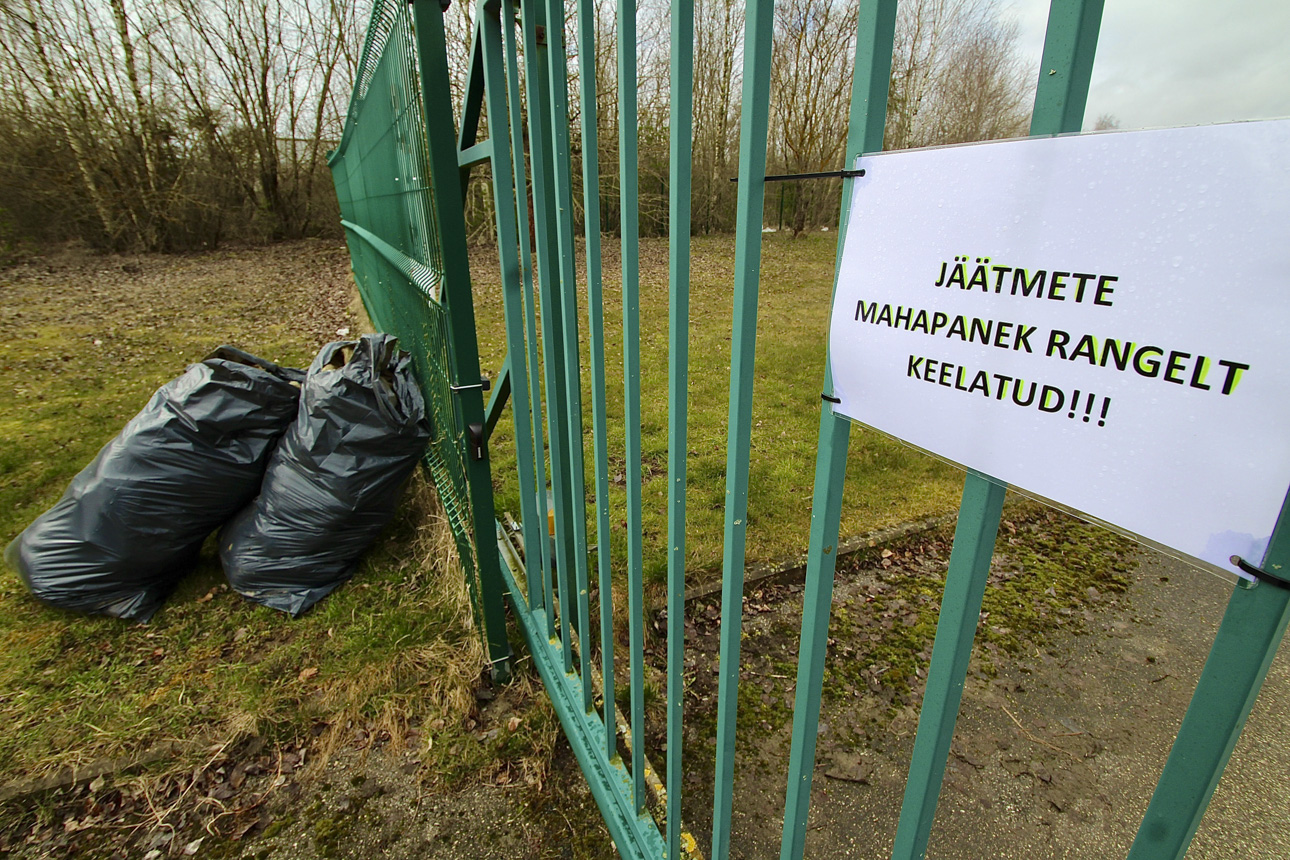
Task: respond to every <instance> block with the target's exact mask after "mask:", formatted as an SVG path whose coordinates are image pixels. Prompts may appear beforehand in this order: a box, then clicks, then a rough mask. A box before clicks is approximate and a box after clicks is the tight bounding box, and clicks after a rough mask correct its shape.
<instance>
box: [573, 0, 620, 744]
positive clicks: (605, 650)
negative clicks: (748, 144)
mask: <svg viewBox="0 0 1290 860" xmlns="http://www.w3.org/2000/svg"><path fill="white" fill-rule="evenodd" d="M596 86H597V81H596V6H595V3H594V2H593V0H578V96H579V106H580V114H581V115H580V117H579V119H580V127H581V130H582V153H583V157H582V201H583V206H582V211H583V220H584V222H585V225H584V226H585V227H586V229H585V231H584V232H585V234H586V237H587V240H586V241H587V253H586V260H587V329H588V331H587V338H588V341H589V344H588V346H589V348H590V351H591V355H590V359H589V361H588V363H589V364H590V370H591V436H592V447H591V450H592V459H593V460H594V462H595V469H594V477H595V482H596V495H595V499H596V573H597V582H598V583H599V587H600V678H601V694H602V696H603V698H604V701H605V708H604V718H605V739H606V747H605V755H606V756H608V757H609V758H610V759H612V758H613V757H614V756H616V755H618V734H617V726H616V725H615V722H616V720H615V714H614V707H613V703H614V701H615V698H614V582H613V570H612V567H611V559H610V552H609V550H610V547H609V539H610V523H609V440H608V426H607V425H608V411H609V410H608V405H607V403H606V398H607V386H606V381H605V308H604V305H605V296H604V284H603V277H602V272H601V260H600V162H599V157H598V153H599V152H600V141H599V136H598V134H597V132H596ZM584 659H590V658H589V657H588V658H584Z"/></svg>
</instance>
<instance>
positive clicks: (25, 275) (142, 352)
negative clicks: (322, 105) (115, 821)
mask: <svg viewBox="0 0 1290 860" xmlns="http://www.w3.org/2000/svg"><path fill="white" fill-rule="evenodd" d="M347 270H348V260H347V257H346V256H345V253H344V249H343V247H340V246H336V245H333V244H323V243H316V242H304V243H296V244H292V245H284V246H278V247H275V248H270V249H260V250H256V251H251V252H231V253H219V254H205V255H195V256H191V257H179V258H162V257H142V258H123V257H99V256H91V255H87V254H76V253H64V254H63V255H61V256H56V257H51V258H45V259H40V260H36V261H33V262H32V263H29V264H27V265H24V266H20V267H18V268H16V269H12V270H9V271H6V272H4V273H0V334H3V337H4V341H5V344H6V349H5V352H4V354H3V356H0V377H2V378H3V382H4V384H0V540H3V541H4V542H5V543H7V542H8V541H9V540H11V539H12V538H13V537H14V536H16V535H17V534H18V532H19V531H21V530H22V529H23V528H24V527H25V526H26V525H27V524H28V523H30V522H31V520H32V519H34V518H35V517H36V516H37V515H39V514H40V513H41V512H42V511H44V510H45V509H46V508H48V507H49V506H50V505H51V504H52V503H53V502H54V501H55V500H57V498H58V497H59V495H60V494H61V493H62V492H63V490H64V488H65V487H66V485H67V482H68V481H69V480H70V479H71V478H72V476H73V475H74V474H76V472H77V471H79V470H80V469H81V468H82V467H83V466H84V465H85V464H86V463H88V462H89V461H90V459H91V458H92V457H93V456H94V454H95V452H96V451H97V450H98V449H99V448H100V447H101V446H102V445H103V444H104V443H105V442H106V441H108V439H110V438H111V437H112V436H113V435H115V434H116V433H117V432H118V431H119V430H120V428H121V426H122V425H124V423H125V422H126V421H127V420H128V419H129V418H130V417H131V416H132V415H134V414H135V413H136V412H137V411H138V410H139V409H140V408H141V407H142V406H143V405H144V404H145V403H146V402H147V400H148V398H149V397H150V396H151V394H152V392H153V391H154V390H155V389H156V388H157V387H159V386H160V385H161V384H163V383H164V382H166V381H167V380H169V379H172V378H173V377H175V376H177V375H178V374H180V373H182V372H183V370H184V368H185V366H186V365H187V364H188V363H190V362H193V361H196V360H199V359H201V358H202V357H204V356H205V355H206V354H207V353H209V352H210V351H211V350H212V349H213V348H214V347H216V346H217V345H219V344H221V343H233V344H235V345H238V346H240V347H242V348H244V349H247V350H249V351H251V352H254V353H257V354H260V355H263V356H265V357H267V358H271V359H273V360H276V361H279V362H282V363H286V364H291V365H295V366H306V365H307V364H308V362H309V361H310V360H311V359H312V357H313V355H314V353H315V352H316V351H317V349H318V347H319V346H320V345H321V344H322V343H325V342H327V341H329V340H334V339H337V330H338V329H339V328H343V327H346V326H349V325H353V324H354V323H353V318H352V316H351V314H350V313H349V310H348V306H349V301H350V298H349V293H348V288H347V286H346V283H347V281H346V278H347ZM415 484H416V486H415V487H414V488H413V492H412V498H411V499H410V500H409V501H408V503H407V504H405V505H404V507H403V509H402V511H401V513H400V514H399V516H398V518H397V519H396V521H395V522H394V523H393V524H392V525H391V526H390V528H389V529H388V530H387V532H386V533H385V535H384V536H383V539H382V540H381V541H379V542H378V546H377V548H376V549H374V550H373V551H372V552H371V553H369V555H368V557H367V558H366V559H365V560H364V561H363V563H362V565H361V567H360V569H359V570H358V571H357V573H356V575H355V577H354V579H353V580H352V581H351V582H350V583H349V584H347V585H346V586H344V587H342V588H340V589H339V590H338V591H336V592H335V593H333V594H332V595H331V596H329V597H327V598H326V599H325V600H324V601H322V603H320V604H319V605H318V606H317V607H316V608H315V609H314V610H313V611H311V612H310V613H308V614H307V615H306V616H305V617H303V618H301V619H298V620H291V619H289V618H288V617H286V616H285V615H283V614H281V613H278V612H274V611H272V610H269V609H265V608H263V607H259V606H257V605H254V604H251V603H249V602H247V601H244V600H243V599H241V598H240V597H239V596H237V595H236V594H235V593H233V592H231V591H229V590H228V588H227V586H226V585H225V583H224V578H223V575H222V573H221V572H220V570H219V567H218V564H217V562H216V561H215V559H214V556H213V552H212V551H211V548H210V547H209V545H208V548H207V551H206V552H205V553H204V554H203V557H202V561H201V562H200V564H199V565H198V567H197V569H196V570H194V571H193V572H192V573H191V574H189V575H188V576H187V577H185V578H184V579H183V580H182V581H181V582H180V584H179V585H178V587H177V589H176V590H175V592H174V593H173V595H172V596H171V598H170V599H169V601H168V602H167V604H166V605H165V606H164V607H163V608H162V610H161V611H160V612H159V613H158V614H157V615H156V617H155V618H154V619H153V621H152V622H151V623H150V624H149V625H147V626H140V625H133V624H128V623H125V622H122V621H119V620H116V619H109V618H98V617H87V616H82V615H76V614H72V613H69V612H64V611H60V610H55V609H51V608H48V607H45V606H43V605H41V604H39V603H37V602H36V601H35V600H34V599H33V598H32V597H31V596H30V595H29V594H28V593H27V591H26V589H25V588H24V587H23V585H22V584H21V582H20V580H19V579H18V577H17V576H16V574H15V573H14V572H13V571H10V570H7V569H6V570H5V571H4V572H3V574H2V575H0V722H3V724H4V725H5V726H6V731H5V732H4V733H3V734H0V783H3V782H5V781H8V780H10V779H12V778H14V777H16V776H18V775H39V774H43V773H47V772H50V771H53V770H55V769H57V768H59V767H63V766H68V765H78V764H85V763H87V762H92V761H100V760H104V759H107V760H118V759H119V760H122V761H129V760H130V759H131V758H133V757H135V756H138V755H140V754H142V753H145V752H146V751H147V750H149V749H150V748H153V747H157V746H159V745H161V744H167V743H171V742H176V741H177V742H179V743H180V745H181V748H182V749H185V750H188V751H189V752H190V755H189V756H187V757H185V756H183V755H181V756H180V759H179V760H177V761H176V762H174V763H173V764H174V765H176V766H182V764H183V761H184V759H185V758H191V757H192V756H198V757H206V756H209V750H210V749H211V748H212V746H219V745H221V744H225V743H227V742H230V741H233V740H235V739H237V738H239V737H245V736H247V735H250V734H256V735H259V736H261V737H263V738H265V739H266V740H268V741H270V742H272V741H275V740H282V739H292V738H312V737H318V738H320V740H321V742H322V743H323V744H324V746H325V745H326V744H327V743H328V742H330V741H331V740H332V739H333V736H334V738H335V739H336V740H339V739H343V738H348V737H350V736H351V735H352V732H353V731H354V730H355V727H358V729H361V730H363V731H364V732H366V733H367V734H368V735H369V736H371V737H376V736H378V735H380V734H382V733H385V734H386V735H388V736H389V737H392V738H401V737H402V732H401V730H402V729H405V728H406V727H407V726H408V724H409V723H410V722H415V721H418V720H422V719H428V718H440V722H441V723H442V726H441V730H440V731H439V734H440V736H441V737H442V738H445V739H448V740H449V741H451V739H452V738H457V737H459V738H461V739H463V741H462V742H463V743H464V740H465V739H467V738H468V737H469V730H468V728H467V727H466V726H465V725H464V723H463V722H462V720H461V715H462V714H466V713H469V712H470V711H471V709H472V708H473V707H474V696H473V694H472V691H473V687H474V685H475V684H476V683H477V679H478V673H479V669H480V666H481V665H482V658H481V656H480V652H479V648H478V644H477V639H476V635H475V633H474V632H473V631H472V630H471V629H469V619H470V612H469V610H468V608H467V606H466V603H465V600H466V597H465V593H464V592H465V587H464V582H463V580H462V577H461V575H460V572H459V569H458V568H456V567H455V565H452V564H451V563H450V559H451V555H452V549H451V539H450V537H448V536H447V533H446V529H445V528H444V526H443V521H442V517H441V516H439V515H437V514H436V508H435V505H436V502H435V501H434V499H433V494H432V493H431V492H430V491H428V490H427V488H426V487H425V485H424V482H423V481H422V480H421V479H420V478H417V479H416V481H415ZM445 714H450V715H455V716H454V717H451V718H448V719H446V720H445V719H443V715H445ZM544 736H545V735H544ZM503 740H505V739H504V738H503ZM499 743H500V742H499ZM449 745H450V744H449ZM477 745H478V744H477ZM494 746H496V744H492V745H485V747H486V755H481V756H478V757H466V760H469V761H483V760H484V759H490V760H491V759H495V758H497V755H498V750H497V749H494V748H493V747H494ZM481 766H482V765H481Z"/></svg>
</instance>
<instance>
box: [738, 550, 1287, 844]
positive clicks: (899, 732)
mask: <svg viewBox="0 0 1290 860" xmlns="http://www.w3.org/2000/svg"><path fill="white" fill-rule="evenodd" d="M856 587H863V586H862V585H860V586H857V584H855V583H847V584H844V586H843V588H842V591H843V592H845V591H847V590H851V589H854V588H856ZM1230 590H1231V586H1230V585H1229V584H1227V583H1225V582H1223V581H1221V580H1219V579H1218V578H1217V577H1214V576H1212V575H1210V574H1206V573H1202V572H1199V571H1196V570H1194V569H1192V568H1189V567H1187V566H1184V565H1182V564H1180V563H1178V562H1176V561H1174V560H1172V559H1168V558H1165V557H1162V556H1158V555H1155V554H1151V553H1146V554H1144V555H1143V556H1142V558H1141V561H1140V563H1139V566H1138V568H1137V570H1136V571H1135V572H1134V575H1133V580H1132V586H1131V587H1130V589H1129V590H1128V592H1127V593H1125V594H1124V595H1123V596H1122V597H1118V598H1114V599H1108V600H1105V601H1103V602H1101V604H1100V605H1099V606H1098V607H1096V608H1094V609H1091V610H1089V611H1088V612H1089V617H1087V618H1086V619H1084V624H1082V625H1081V628H1080V629H1079V630H1078V631H1075V632H1065V633H1061V632H1059V633H1057V634H1056V635H1055V636H1054V637H1053V638H1052V640H1051V641H1050V642H1048V643H1046V644H1045V645H1044V646H1042V647H1037V648H1034V649H1032V650H1031V651H1030V652H1029V653H1020V654H1018V655H1016V657H1015V658H1013V659H1007V660H999V661H998V662H997V663H996V664H995V666H996V671H982V665H981V660H980V651H979V650H978V656H977V658H976V659H974V661H973V663H974V666H973V671H972V677H970V679H969V681H968V684H967V687H966V689H965V693H964V702H963V707H962V710H961V713H960V716H959V721H958V725H957V731H956V735H955V739H954V743H953V745H952V747H951V751H950V757H949V762H948V765H947V768H946V774H945V780H944V783H943V786H942V790H941V796H940V803H939V807H938V811H937V817H936V821H935V825H934V827H933V830H932V836H931V841H930V843H929V846H928V851H927V856H928V857H933V858H944V860H978V858H982V857H990V858H1018V860H1048V858H1091V857H1106V858H1113V857H1123V856H1124V855H1125V854H1126V853H1127V851H1128V848H1129V845H1130V844H1131V843H1132V841H1133V838H1134V835H1135V834H1136V832H1137V827H1138V824H1139V822H1140V821H1141V818H1142V815H1143V813H1144V812H1145V810H1146V805H1147V803H1148V801H1149V800H1150V795H1151V791H1152V790H1153V788H1154V786H1155V781H1156V779H1157V778H1158V776H1159V773H1160V769H1161V768H1162V767H1163V764H1164V760H1165V757H1166V756H1167V755H1168V752H1169V747H1170V745H1171V743H1172V741H1173V737H1174V733H1175V732H1176V731H1177V728H1178V724H1179V722H1180V721H1181V718H1182V714H1183V712H1184V711H1185V710H1186V707H1187V704H1188V702H1189V701H1190V698H1191V694H1192V690H1193V689H1194V686H1195V681H1196V679H1197V677H1198V676H1199V672H1200V668H1201V666H1202V665H1203V662H1204V659H1205V656H1206V654H1207V652H1208V649H1209V646H1210V644H1211V642H1212V639H1213V634H1214V631H1215V630H1216V629H1217V623H1218V621H1219V619H1220V618H1221V615H1222V611H1223V608H1224V606H1225V604H1226V598H1227V595H1228V594H1229V593H1230ZM838 599H839V600H841V601H843V602H844V603H845V601H846V599H847V596H846V594H845V593H842V594H839V596H838ZM1288 688H1290V666H1288V665H1287V660H1286V659H1285V658H1284V657H1282V658H1279V659H1278V660H1277V661H1276V662H1275V663H1274V667H1273V670H1272V672H1271V673H1270V675H1269V681H1268V683H1267V686H1266V687H1265V689H1264V692H1263V694H1262V696H1261V698H1260V701H1259V705H1258V706H1256V709H1255V713H1254V715H1253V716H1252V717H1251V720H1250V723H1249V725H1248V727H1247V731H1246V735H1245V737H1243V739H1242V742H1241V743H1240V744H1239V745H1238V749H1237V751H1236V754H1235V755H1234V757H1233V762H1232V765H1231V767H1230V768H1229V771H1228V773H1227V775H1226V776H1225V778H1224V780H1223V781H1222V783H1221V784H1220V786H1219V790H1218V792H1217V794H1216V796H1215V799H1214V802H1213V804H1212V805H1211V807H1210V811H1209V812H1208V814H1207V816H1206V818H1205V819H1204V821H1203V822H1202V824H1201V828H1200V830H1199V832H1198V833H1197V836H1196V839H1195V841H1194V842H1193V845H1192V847H1191V850H1190V851H1189V852H1188V857H1199V858H1207V860H1219V858H1234V857H1261V858H1281V857H1287V856H1290V820H1288V819H1287V818H1286V817H1285V816H1284V815H1283V814H1278V813H1277V812H1276V811H1275V810H1276V809H1277V808H1278V807H1279V806H1283V804H1280V802H1279V801H1273V802H1271V803H1269V802H1268V800H1267V798H1268V797H1274V796H1277V794H1278V792H1279V791H1280V789H1279V788H1278V786H1283V785H1284V780H1285V777H1286V774H1287V773H1288V772H1290V749H1288V746H1290V745H1287V744H1286V743H1285V741H1284V737H1285V734H1284V732H1285V729H1286V727H1287V724H1288V723H1290V717H1287V712H1286V708H1285V704H1286V700H1287V692H1288ZM865 698H866V701H867V700H869V699H870V698H871V697H865ZM864 714H868V715H869V716H870V717H871V718H872V719H870V720H869V721H868V725H867V726H866V727H865V728H864V730H863V733H856V732H855V731H854V727H855V725H856V722H857V715H864ZM884 719H885V722H884ZM916 727H917V715H916V713H914V712H913V711H912V709H904V708H901V709H897V710H896V711H894V714H893V711H891V710H890V709H888V710H883V709H881V708H874V707H873V706H872V705H868V704H865V703H864V702H859V703H857V705H855V706H849V707H840V706H839V704H838V703H837V702H836V701H835V702H833V703H832V704H828V703H826V705H825V709H824V713H823V715H822V718H821V725H820V753H819V756H818V758H817V765H816V770H815V777H814V781H813V793H812V808H811V817H810V823H809V831H808V836H807V856H808V857H850V858H881V857H889V856H890V852H891V845H892V840H893V838H894V835H895V831H896V824H897V821H898V819H899V814H900V805H901V800H902V798H903V794H904V787H905V777H906V774H907V772H908V767H909V760H910V755H911V752H912V747H913V734H914V730H915V729H916ZM767 745H768V746H770V747H772V748H774V749H775V754H774V756H771V757H767V756H765V754H764V753H762V752H761V751H749V752H747V753H745V755H744V756H743V757H742V758H741V761H740V771H739V775H738V777H737V787H736V799H737V802H736V804H735V809H736V812H735V816H734V834H735V835H734V839H733V844H734V845H735V846H736V847H735V849H734V850H733V851H732V856H733V857H742V858H749V860H751V858H770V857H778V856H779V838H780V821H781V819H782V815H783V804H784V797H783V784H784V759H783V758H782V749H783V748H784V747H785V738H784V736H783V730H782V729H779V730H778V731H775V732H773V733H771V736H770V738H769V740H768V741H767ZM767 758H773V759H774V761H775V764H774V765H773V766H769V767H768V766H767V765H768V762H765V761H764V760H765V759H767ZM767 771H770V772H771V773H767ZM772 774H773V778H770V777H771V775H772Z"/></svg>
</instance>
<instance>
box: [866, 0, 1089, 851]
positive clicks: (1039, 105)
mask: <svg viewBox="0 0 1290 860" xmlns="http://www.w3.org/2000/svg"><path fill="white" fill-rule="evenodd" d="M1101 12H1102V0H1053V3H1052V5H1051V6H1050V7H1049V17H1048V30H1047V33H1046V34H1045V36H1044V53H1043V57H1044V60H1043V65H1042V67H1041V70H1040V75H1039V82H1038V86H1037V88H1036V92H1035V110H1034V113H1033V115H1032V117H1031V123H1030V131H1031V134H1036V135H1039V134H1059V133H1062V132H1072V131H1079V127H1080V123H1081V122H1082V120H1083V114H1084V104H1085V102H1086V100H1087V98H1088V81H1089V73H1090V72H1091V70H1092V66H1093V54H1094V52H1095V50H1096V48H1097V32H1098V27H1099V25H1100V22H1101ZM995 492H997V493H998V497H999V500H998V501H999V505H1000V507H999V508H998V510H996V509H995V507H994V493H995ZM1002 504H1003V485H1001V484H997V482H995V481H994V480H993V479H992V478H987V477H986V476H983V475H978V474H977V473H974V472H969V473H968V477H967V479H966V481H965V482H964V487H963V503H962V504H961V505H960V507H959V523H960V528H962V524H963V522H964V521H965V520H967V521H968V522H970V523H973V524H974V528H976V529H986V528H988V529H989V532H990V534H991V539H990V544H991V547H992V546H993V541H994V538H993V535H994V534H995V533H997V531H998V528H999V517H1000V514H1001V512H1002V507H1001V506H1002ZM983 518H984V519H983ZM958 547H959V537H958V532H956V533H955V540H954V551H953V552H952V553H951V556H950V570H949V572H948V573H947V574H946V579H945V595H944V598H943V599H942V601H941V619H940V621H939V622H938V624H937V627H936V642H935V644H934V645H933V650H932V661H931V665H930V666H929V667H928V671H927V692H926V693H925V694H924V696H923V707H922V710H921V712H920V713H919V718H918V734H917V736H916V737H915V739H914V754H913V760H912V761H911V762H910V766H909V779H908V781H907V782H906V783H905V799H904V803H903V804H902V806H901V811H900V824H899V825H898V826H897V830H896V840H895V844H894V846H893V848H892V857H893V858H919V857H922V856H923V852H925V851H926V850H927V840H928V838H929V836H930V834H931V827H932V819H933V818H934V816H935V814H936V803H937V799H938V797H939V796H940V789H941V779H942V777H943V776H944V774H945V761H946V758H947V756H948V755H949V748H950V742H951V740H952V739H953V736H954V724H955V722H956V721H957V719H958V708H959V702H960V700H961V698H962V692H963V682H964V680H965V677H966V673H967V664H968V658H969V657H970V656H971V652H972V639H973V638H974V636H975V633H976V623H977V615H978V614H979V612H980V607H981V600H982V598H983V597H984V594H985V582H986V576H987V574H988V572H989V564H990V552H989V549H990V548H989V547H976V548H975V549H977V550H978V552H979V555H978V557H977V558H976V559H975V561H974V564H977V565H980V568H979V569H978V568H977V567H974V566H972V565H971V564H969V563H968V562H967V560H966V559H965V560H964V562H963V563H962V565H961V567H959V568H957V569H956V567H955V564H954V561H955V557H956V556H957V555H958V552H959V549H958ZM964 603H966V604H968V606H967V608H969V609H970V608H971V607H972V606H975V607H976V608H975V609H974V610H972V612H971V614H970V620H971V626H970V627H968V626H967V623H968V620H969V613H968V612H966V611H965V609H964V607H963V605H961V604H964ZM947 612H948V613H952V614H951V615H949V616H947ZM947 621H948V624H949V626H948V627H946V635H945V637H944V639H942V635H941V630H942V625H945V624H947ZM942 641H944V643H945V644H944V645H942V644H941V643H942ZM947 649H948V650H947ZM951 705H952V707H951Z"/></svg>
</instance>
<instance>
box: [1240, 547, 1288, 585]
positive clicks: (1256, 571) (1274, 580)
mask: <svg viewBox="0 0 1290 860" xmlns="http://www.w3.org/2000/svg"><path fill="white" fill-rule="evenodd" d="M1228 561H1230V562H1232V564H1234V565H1236V566H1237V567H1239V568H1240V569H1241V571H1242V572H1244V573H1248V574H1249V575H1250V576H1252V577H1254V578H1255V579H1257V580H1258V581H1259V582H1266V583H1269V584H1271V585H1275V586H1277V587H1278V588H1286V589H1290V579H1285V578H1283V577H1280V576H1277V575H1276V574H1274V573H1268V572H1267V571H1266V570H1264V569H1263V568H1261V567H1255V566H1254V565H1252V564H1250V563H1249V562H1248V561H1246V560H1245V559H1243V558H1241V557H1240V556H1239V555H1234V556H1232V557H1231V558H1230V559H1228Z"/></svg>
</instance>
